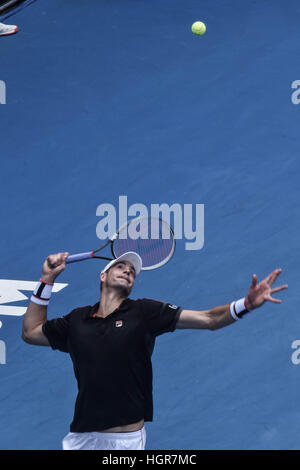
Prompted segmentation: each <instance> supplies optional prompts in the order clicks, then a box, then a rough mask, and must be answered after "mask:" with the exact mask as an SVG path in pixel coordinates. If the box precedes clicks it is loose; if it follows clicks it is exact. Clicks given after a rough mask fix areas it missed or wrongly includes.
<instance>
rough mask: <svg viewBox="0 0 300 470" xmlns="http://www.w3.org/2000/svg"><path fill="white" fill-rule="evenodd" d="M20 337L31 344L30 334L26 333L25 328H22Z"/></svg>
mask: <svg viewBox="0 0 300 470" xmlns="http://www.w3.org/2000/svg"><path fill="white" fill-rule="evenodd" d="M21 338H22V340H23V341H24V342H25V343H27V344H31V338H30V335H29V334H28V332H27V331H26V330H22V335H21Z"/></svg>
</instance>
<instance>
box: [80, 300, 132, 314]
mask: <svg viewBox="0 0 300 470" xmlns="http://www.w3.org/2000/svg"><path fill="white" fill-rule="evenodd" d="M129 302H131V299H129V297H127V299H125V300H123V302H122V303H121V304H120V306H119V307H118V308H117V309H116V310H115V312H116V311H118V312H119V311H121V310H124V309H125V308H127V305H128V303H129ZM99 303H100V302H97V303H96V304H95V305H93V306H92V307H91V308H90V310H89V311H88V313H87V315H86V318H93V316H94V315H95V313H97V311H98V308H99ZM112 313H113V312H112Z"/></svg>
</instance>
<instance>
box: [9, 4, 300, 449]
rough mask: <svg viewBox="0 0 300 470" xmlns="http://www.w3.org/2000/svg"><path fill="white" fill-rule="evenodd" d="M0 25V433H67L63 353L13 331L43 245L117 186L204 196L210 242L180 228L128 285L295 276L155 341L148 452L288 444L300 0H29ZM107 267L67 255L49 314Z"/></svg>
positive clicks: (26, 439)
mask: <svg viewBox="0 0 300 470" xmlns="http://www.w3.org/2000/svg"><path fill="white" fill-rule="evenodd" d="M196 20H200V21H203V22H204V23H205V24H206V26H207V31H206V34H205V35H204V36H202V37H198V36H195V35H194V34H192V32H191V25H192V23H193V22H194V21H196ZM0 21H1V22H4V23H13V24H17V25H18V26H19V32H18V33H17V34H16V35H13V36H10V37H3V38H2V37H0V50H1V71H0V80H1V81H2V83H4V84H5V104H1V105H0V119H1V172H0V180H1V185H0V191H1V227H2V230H1V245H0V255H1V275H0V278H1V279H0V321H1V323H0V325H1V328H0V341H1V343H0V351H1V352H0V402H1V407H0V421H1V431H0V449H8V450H14V449H37V450H38V449H61V440H62V438H63V436H64V435H65V434H67V432H68V430H69V424H70V422H71V420H72V416H73V408H74V401H75V398H76V393H77V387H76V382H75V379H74V377H73V369H72V363H71V360H70V358H69V356H68V355H67V354H63V353H61V352H58V351H52V350H51V349H50V348H46V347H45V348H42V347H35V346H30V345H27V344H25V343H24V342H23V341H22V339H21V329H22V321H23V315H24V311H25V310H26V306H27V304H28V299H29V297H30V295H31V291H32V290H33V287H32V285H35V283H36V282H37V281H38V280H39V277H40V273H41V267H42V263H43V261H44V259H45V258H46V257H47V255H48V254H49V253H56V252H58V251H69V252H70V253H77V252H78V251H79V252H80V251H85V250H87V249H89V248H94V247H96V246H97V245H99V239H98V237H97V234H96V227H97V224H98V222H99V215H97V208H98V207H99V205H101V204H111V205H112V206H114V207H115V208H118V207H119V197H120V196H127V202H128V206H130V205H133V204H143V205H144V206H145V207H147V208H148V209H150V207H151V205H153V204H163V203H165V204H167V205H169V206H171V205H172V204H178V205H180V207H184V205H185V204H186V205H192V207H193V208H194V209H195V207H196V205H197V204H204V227H202V228H201V230H202V229H203V231H204V245H203V248H201V249H198V250H187V249H186V245H185V243H186V240H184V239H182V240H177V247H176V252H175V254H174V257H173V258H172V260H171V261H170V262H169V263H168V264H166V265H165V266H163V267H162V268H160V269H158V270H153V271H145V272H143V273H142V275H140V276H139V278H138V279H137V281H136V285H135V288H134V291H133V292H132V297H133V298H143V297H146V298H152V299H159V300H163V301H166V302H170V303H172V304H176V305H180V306H181V307H183V308H185V309H199V310H203V309H208V308H211V307H214V306H216V305H224V304H227V303H230V302H231V301H232V300H234V299H239V298H241V297H243V296H245V295H246V294H247V292H248V288H249V285H250V282H251V278H252V274H253V273H256V274H257V276H258V279H259V280H261V279H262V278H264V277H265V276H266V275H267V274H268V273H269V272H271V271H272V270H273V269H275V268H278V267H280V268H282V270H283V271H282V274H281V276H280V278H279V280H278V282H277V284H285V283H288V284H289V289H288V290H287V291H283V292H280V293H279V294H278V295H277V296H276V295H275V297H277V298H281V299H282V304H281V305H276V304H272V303H267V304H265V305H264V306H263V307H262V308H261V309H258V310H257V311H254V312H253V313H251V314H249V315H247V316H246V317H245V319H243V321H241V322H238V323H237V324H234V325H232V326H228V327H226V328H224V329H221V330H218V331H214V332H212V331H207V330H203V331H198V330H181V331H180V330H176V331H175V332H174V333H168V334H165V335H162V336H160V337H159V338H158V339H157V341H156V347H155V350H154V354H153V371H154V383H153V388H154V421H153V422H152V423H146V430H147V445H146V448H147V449H242V450H243V449H300V441H299V434H300V406H299V400H298V393H297V391H298V384H299V373H300V364H299V365H298V361H297V360H296V359H297V358H296V359H295V353H296V345H297V343H295V342H297V341H298V340H299V346H300V322H299V312H298V307H297V305H298V303H297V295H298V294H297V292H296V291H297V285H298V283H299V280H300V276H299V269H298V258H299V256H298V252H299V249H298V237H299V230H300V218H299V200H300V189H299V188H300V186H299V176H300V159H299V150H300V145H299V122H300V106H298V105H297V103H296V100H295V99H294V98H293V96H295V95H293V93H295V92H296V89H293V88H292V83H293V82H294V81H295V80H298V79H299V80H300V77H299V65H298V56H299V51H298V45H299V41H300V30H299V21H300V6H299V3H298V2H296V1H295V0H290V2H289V8H286V5H285V4H284V3H283V2H282V1H280V0H273V1H272V2H271V1H269V0H261V1H260V2H254V1H250V0H245V1H243V2H238V1H235V0H227V1H223V2H217V1H211V0H210V1H208V0H203V1H200V2H199V1H196V0H189V1H188V2H184V1H180V0H164V2H161V1H158V0H152V1H151V2H149V1H148V2H146V1H141V0H139V1H138V0H127V1H124V0H123V1H121V0H114V1H106V0H97V1H96V0H90V1H89V2H82V1H79V0H72V1H64V2H61V1H58V0H52V1H51V2H47V1H46V0H37V1H35V2H33V3H31V4H28V5H27V7H26V8H22V9H19V10H17V11H15V12H11V13H10V14H9V16H8V17H2V18H0ZM3 90H4V88H2V94H3ZM2 98H3V95H2ZM2 102H3V99H2ZM102 267H103V262H101V261H96V260H93V261H86V262H83V263H77V264H73V265H71V266H69V267H68V268H67V269H66V271H64V273H63V274H62V276H61V277H59V279H58V283H59V286H57V292H56V293H55V295H54V296H53V300H52V301H51V304H50V307H49V318H55V317H56V316H61V315H65V314H66V313H68V312H70V311H71V310H72V309H74V308H75V307H77V306H83V305H90V304H91V305H93V304H94V303H96V302H97V300H98V296H99V282H98V276H99V273H100V271H101V269H102ZM1 297H2V298H1ZM299 346H298V348H299ZM293 354H294V356H293Z"/></svg>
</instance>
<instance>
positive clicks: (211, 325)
mask: <svg viewBox="0 0 300 470" xmlns="http://www.w3.org/2000/svg"><path fill="white" fill-rule="evenodd" d="M219 328H220V326H219V324H218V322H217V321H216V320H214V319H213V318H211V319H210V321H209V322H208V330H210V331H215V330H218V329H219Z"/></svg>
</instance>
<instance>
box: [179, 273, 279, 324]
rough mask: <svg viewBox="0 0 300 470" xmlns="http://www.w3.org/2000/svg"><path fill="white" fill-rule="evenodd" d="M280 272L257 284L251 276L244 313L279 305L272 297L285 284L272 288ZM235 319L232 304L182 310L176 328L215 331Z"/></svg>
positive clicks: (255, 279) (254, 275)
mask: <svg viewBox="0 0 300 470" xmlns="http://www.w3.org/2000/svg"><path fill="white" fill-rule="evenodd" d="M281 272H282V270H281V269H275V270H274V271H273V272H272V273H271V274H269V275H268V276H267V277H266V278H265V279H263V280H262V281H261V282H259V283H258V280H257V276H256V274H253V276H252V283H251V285H250V288H249V292H248V295H247V297H245V299H244V302H243V308H245V313H247V312H250V311H251V310H254V309H255V308H258V307H261V306H262V305H263V304H264V303H265V302H267V301H269V302H273V303H281V300H279V299H276V298H274V297H273V296H272V295H273V294H275V293H276V292H280V291H282V290H284V289H287V288H288V285H287V284H285V285H282V286H279V287H275V288H272V285H273V283H274V282H275V281H276V279H277V277H278V276H279V274H280V273H281ZM236 317H239V313H238V312H236V311H235V305H234V304H232V305H230V304H227V305H222V306H219V307H214V308H212V309H210V310H182V312H181V314H180V316H179V319H178V322H177V325H176V328H178V329H208V330H217V329H219V328H224V327H225V326H227V325H230V324H231V323H234V322H235V321H236Z"/></svg>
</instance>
